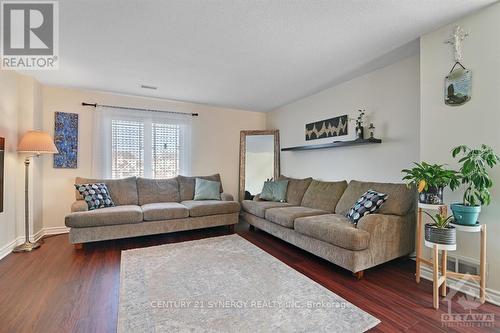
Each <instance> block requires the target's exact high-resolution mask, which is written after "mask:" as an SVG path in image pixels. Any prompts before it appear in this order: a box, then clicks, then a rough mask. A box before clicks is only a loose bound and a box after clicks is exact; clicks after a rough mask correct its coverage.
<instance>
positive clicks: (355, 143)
mask: <svg viewBox="0 0 500 333" xmlns="http://www.w3.org/2000/svg"><path fill="white" fill-rule="evenodd" d="M373 143H382V140H380V139H375V138H373V139H362V140H352V141H335V142H332V143H322V144H318V145H307V146H296V147H288V148H281V151H294V150H312V149H326V148H335V147H347V146H359V145H368V144H373Z"/></svg>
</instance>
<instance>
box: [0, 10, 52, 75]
mask: <svg viewBox="0 0 500 333" xmlns="http://www.w3.org/2000/svg"><path fill="white" fill-rule="evenodd" d="M0 3H1V19H2V20H1V21H2V24H1V29H2V32H1V43H0V44H1V50H0V57H1V65H0V67H1V69H6V70H53V69H58V68H59V7H58V5H59V4H58V2H57V1H36V2H34V1H32V2H29V1H0Z"/></svg>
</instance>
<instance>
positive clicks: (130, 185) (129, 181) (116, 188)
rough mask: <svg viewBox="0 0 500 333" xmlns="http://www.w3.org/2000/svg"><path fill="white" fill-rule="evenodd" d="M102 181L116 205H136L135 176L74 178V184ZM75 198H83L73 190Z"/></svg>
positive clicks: (137, 201)
mask: <svg viewBox="0 0 500 333" xmlns="http://www.w3.org/2000/svg"><path fill="white" fill-rule="evenodd" d="M90 183H104V184H106V186H107V188H108V190H109V194H110V195H111V200H113V202H114V203H115V205H116V206H123V205H137V204H138V203H139V199H138V195H137V181H136V178H135V177H129V178H123V179H93V178H81V177H76V178H75V184H90ZM75 195H76V200H83V197H82V196H81V195H80V193H79V192H78V191H75Z"/></svg>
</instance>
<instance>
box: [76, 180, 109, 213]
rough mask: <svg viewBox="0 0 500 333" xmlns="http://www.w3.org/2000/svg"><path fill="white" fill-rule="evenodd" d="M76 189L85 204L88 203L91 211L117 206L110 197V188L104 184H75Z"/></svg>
mask: <svg viewBox="0 0 500 333" xmlns="http://www.w3.org/2000/svg"><path fill="white" fill-rule="evenodd" d="M75 187H76V189H77V191H78V192H80V194H81V195H82V197H83V199H84V200H85V202H87V205H88V206H89V210H94V209H99V208H105V207H113V206H114V205H115V204H114V202H113V200H112V199H111V196H110V195H109V191H108V187H107V186H106V184H104V183H96V184H75Z"/></svg>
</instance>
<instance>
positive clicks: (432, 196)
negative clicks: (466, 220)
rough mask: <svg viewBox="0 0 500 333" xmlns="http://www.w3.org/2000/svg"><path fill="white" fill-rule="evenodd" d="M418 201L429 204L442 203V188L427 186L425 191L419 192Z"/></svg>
mask: <svg viewBox="0 0 500 333" xmlns="http://www.w3.org/2000/svg"><path fill="white" fill-rule="evenodd" d="M418 202H420V203H423V204H429V205H442V204H443V188H442V187H429V188H428V189H427V190H426V191H423V192H420V193H419V195H418Z"/></svg>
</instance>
